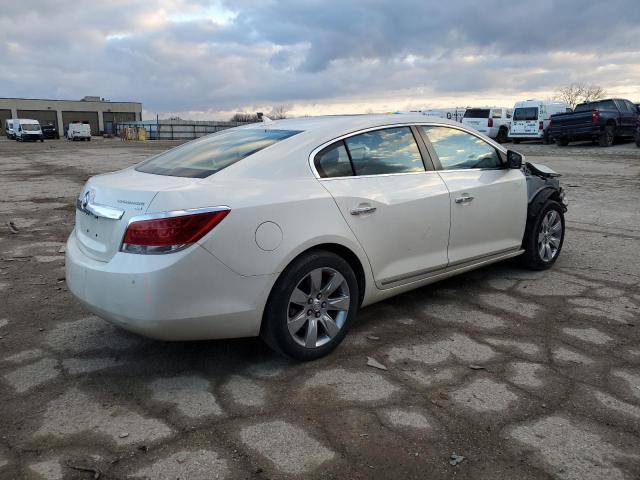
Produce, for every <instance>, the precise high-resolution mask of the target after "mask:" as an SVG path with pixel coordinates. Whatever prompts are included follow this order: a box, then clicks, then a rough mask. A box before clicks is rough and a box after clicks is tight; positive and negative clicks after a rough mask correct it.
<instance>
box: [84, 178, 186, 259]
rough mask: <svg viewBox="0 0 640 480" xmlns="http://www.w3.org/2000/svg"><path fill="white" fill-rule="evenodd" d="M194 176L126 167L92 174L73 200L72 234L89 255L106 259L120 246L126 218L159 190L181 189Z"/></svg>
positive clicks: (139, 210) (146, 204)
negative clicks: (143, 170) (75, 201)
mask: <svg viewBox="0 0 640 480" xmlns="http://www.w3.org/2000/svg"><path fill="white" fill-rule="evenodd" d="M196 182H197V180H195V179H191V178H180V177H169V176H160V175H152V174H147V173H141V172H137V171H135V170H134V169H126V170H123V171H120V172H115V173H113V174H107V175H100V176H97V177H93V178H92V179H90V180H89V182H87V184H86V185H85V187H84V188H83V190H82V193H81V194H80V196H79V197H78V200H77V203H76V229H75V232H76V233H75V234H76V237H77V239H78V243H79V245H80V249H81V250H82V251H83V252H84V253H85V254H86V255H87V256H89V257H91V258H93V259H95V260H99V261H103V262H108V261H109V260H110V259H111V258H112V257H113V256H114V255H115V254H116V252H117V251H118V250H119V249H120V245H121V243H122V238H123V236H124V233H125V231H126V228H127V225H128V223H129V221H130V220H131V219H132V218H133V217H135V216H137V215H142V214H144V213H145V212H146V211H147V209H148V208H149V204H150V203H151V201H152V200H153V198H154V197H155V196H156V194H157V193H158V192H159V191H162V190H180V189H184V188H188V187H191V186H193V184H194V183H196Z"/></svg>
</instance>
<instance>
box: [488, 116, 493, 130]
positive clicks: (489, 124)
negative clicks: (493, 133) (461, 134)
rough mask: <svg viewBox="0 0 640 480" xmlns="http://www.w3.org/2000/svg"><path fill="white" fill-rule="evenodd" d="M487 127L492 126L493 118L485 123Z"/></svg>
mask: <svg viewBox="0 0 640 480" xmlns="http://www.w3.org/2000/svg"><path fill="white" fill-rule="evenodd" d="M487 127H489V128H491V127H493V118H490V119H489V122H488V123H487Z"/></svg>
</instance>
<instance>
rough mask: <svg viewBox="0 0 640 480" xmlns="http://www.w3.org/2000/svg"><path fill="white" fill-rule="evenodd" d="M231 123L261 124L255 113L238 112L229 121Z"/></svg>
mask: <svg viewBox="0 0 640 480" xmlns="http://www.w3.org/2000/svg"><path fill="white" fill-rule="evenodd" d="M229 121H230V122H249V123H250V122H259V121H260V118H258V115H256V114H255V113H246V112H238V113H236V114H234V115H233V117H231V118H230V119H229Z"/></svg>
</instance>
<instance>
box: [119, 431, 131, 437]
mask: <svg viewBox="0 0 640 480" xmlns="http://www.w3.org/2000/svg"><path fill="white" fill-rule="evenodd" d="M118 436H119V437H120V438H127V437H128V436H129V434H128V433H127V432H122V433H121V434H120V435H118Z"/></svg>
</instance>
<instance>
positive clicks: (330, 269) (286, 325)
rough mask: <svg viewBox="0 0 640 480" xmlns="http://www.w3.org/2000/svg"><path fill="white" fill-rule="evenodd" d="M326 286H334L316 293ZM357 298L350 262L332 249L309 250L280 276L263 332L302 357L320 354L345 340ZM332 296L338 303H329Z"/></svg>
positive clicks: (278, 347)
mask: <svg viewBox="0 0 640 480" xmlns="http://www.w3.org/2000/svg"><path fill="white" fill-rule="evenodd" d="M336 274H338V276H337V277H336V276H335V275H336ZM318 285H319V286H320V288H318ZM327 287H329V288H333V290H331V291H330V292H329V293H328V294H325V295H324V296H323V294H322V293H317V292H319V291H320V292H322V290H325V291H326V289H327ZM319 295H320V296H319ZM345 299H346V301H345ZM359 299H360V292H359V289H358V281H357V280H356V276H355V273H354V272H353V269H352V268H351V266H350V265H349V264H348V263H347V262H346V261H345V260H344V259H343V258H342V257H340V256H338V255H336V254H334V253H331V252H327V251H324V250H316V251H311V252H309V253H307V254H304V255H302V256H300V257H298V258H297V259H295V260H294V261H293V262H292V263H291V264H290V265H289V266H288V267H287V268H286V269H285V270H284V272H282V274H281V275H280V277H279V278H278V280H277V281H276V283H275V285H274V286H273V289H272V290H271V294H270V295H269V300H268V301H267V305H266V307H265V310H264V315H263V319H262V328H261V331H260V336H261V337H262V339H263V340H264V341H265V342H266V343H267V345H269V346H270V347H271V348H272V349H273V350H275V351H277V352H279V353H281V354H284V355H286V356H289V357H292V358H294V359H296V360H300V361H309V360H316V359H318V358H321V357H324V356H325V355H327V354H328V353H329V352H331V351H332V350H333V349H334V348H336V347H337V346H338V345H339V344H340V342H342V339H343V338H344V337H345V335H346V334H347V331H348V330H349V327H350V325H351V323H352V321H353V319H354V318H355V316H356V315H357V312H358V307H359V303H360V302H359ZM331 302H333V304H334V305H335V306H336V307H339V309H331V308H330V307H329V308H327V306H328V304H330V303H331ZM325 315H326V316H327V317H325ZM292 320H297V321H292ZM329 320H330V321H329ZM325 325H326V326H325ZM296 328H297V329H296ZM314 332H315V336H314ZM307 345H309V346H307ZM311 345H313V346H311Z"/></svg>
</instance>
